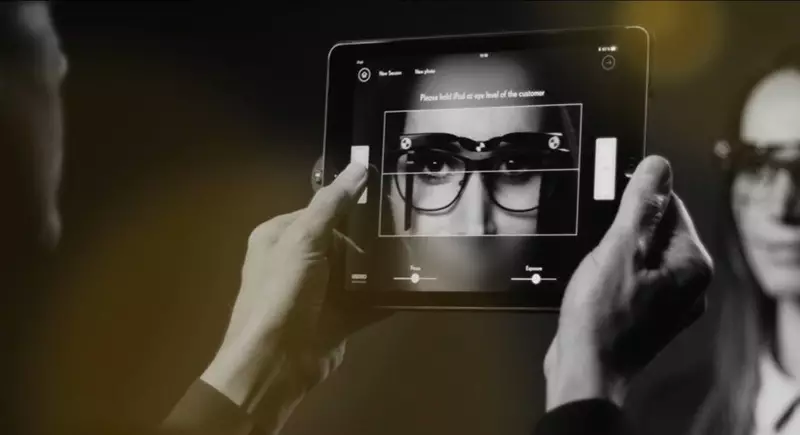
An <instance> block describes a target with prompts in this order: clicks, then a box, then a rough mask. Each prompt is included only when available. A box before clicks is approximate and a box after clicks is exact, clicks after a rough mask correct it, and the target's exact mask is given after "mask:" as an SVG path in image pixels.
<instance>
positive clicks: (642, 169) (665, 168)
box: [609, 156, 672, 252]
mask: <svg viewBox="0 0 800 435" xmlns="http://www.w3.org/2000/svg"><path fill="white" fill-rule="evenodd" d="M671 195H672V169H671V168H670V165H669V162H668V161H667V160H666V159H664V158H663V157H659V156H650V157H647V158H645V159H644V160H643V161H642V162H641V163H639V166H638V167H637V168H636V172H634V174H633V177H631V180H630V182H629V183H628V186H627V187H626V188H625V193H623V194H622V200H621V201H620V206H619V210H618V211H617V216H616V218H614V223H613V224H612V225H611V226H612V229H614V230H615V231H610V232H609V234H614V235H615V236H616V235H619V234H620V232H622V233H624V234H627V235H630V236H633V237H636V238H637V242H638V243H639V245H640V246H639V247H640V249H642V250H643V252H647V250H648V249H649V247H650V244H651V243H652V240H653V234H654V233H655V230H656V228H657V227H658V224H659V222H660V221H661V218H662V217H663V215H664V212H665V211H666V210H667V205H668V204H669V201H670V197H671Z"/></svg>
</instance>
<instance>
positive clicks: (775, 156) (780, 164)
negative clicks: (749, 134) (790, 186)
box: [715, 141, 800, 199]
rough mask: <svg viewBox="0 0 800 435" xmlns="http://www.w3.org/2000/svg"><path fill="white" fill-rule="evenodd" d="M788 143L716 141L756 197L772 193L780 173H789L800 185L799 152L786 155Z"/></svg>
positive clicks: (731, 168)
mask: <svg viewBox="0 0 800 435" xmlns="http://www.w3.org/2000/svg"><path fill="white" fill-rule="evenodd" d="M787 149H789V146H787V145H766V146H761V145H759V146H756V145H753V144H748V143H744V142H741V141H738V142H734V143H730V142H725V141H721V142H719V143H717V145H716V147H715V151H716V153H717V155H718V156H719V157H721V158H722V159H723V161H724V162H725V163H726V166H727V167H728V168H729V169H730V170H732V171H733V172H734V173H735V175H736V176H737V178H738V179H739V180H740V181H741V182H743V183H744V185H745V186H746V187H747V188H748V189H749V191H748V192H747V193H748V194H749V195H750V196H751V197H753V198H756V199H757V198H763V197H767V196H769V194H770V193H771V192H772V191H773V188H774V187H775V182H776V180H777V179H778V176H779V175H780V174H781V173H784V172H785V173H787V174H789V175H790V177H791V179H792V180H793V182H794V183H795V185H796V186H797V185H798V182H799V181H800V153H797V154H796V155H791V156H789V157H787V155H786V151H787Z"/></svg>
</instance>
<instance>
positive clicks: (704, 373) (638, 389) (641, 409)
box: [625, 360, 713, 435]
mask: <svg viewBox="0 0 800 435" xmlns="http://www.w3.org/2000/svg"><path fill="white" fill-rule="evenodd" d="M712 379H713V369H712V365H711V362H710V361H709V360H699V361H696V362H694V363H693V364H691V365H688V366H684V367H682V368H679V369H677V370H674V371H671V372H669V373H664V374H662V375H660V376H650V377H649V378H648V379H647V380H646V381H645V382H642V383H640V384H638V385H635V386H633V387H632V388H631V391H630V392H629V394H628V397H627V398H626V400H625V413H626V415H627V417H628V419H629V420H630V422H631V424H632V426H633V428H634V429H635V433H640V434H647V435H661V434H664V435H667V434H669V435H682V434H688V433H689V431H690V429H691V427H692V423H693V422H694V419H695V416H696V415H697V412H698V411H699V410H700V408H701V407H702V405H703V402H704V401H705V399H706V396H707V395H708V393H709V391H710V389H711V383H712Z"/></svg>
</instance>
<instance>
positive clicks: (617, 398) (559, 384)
mask: <svg viewBox="0 0 800 435" xmlns="http://www.w3.org/2000/svg"><path fill="white" fill-rule="evenodd" d="M545 378H546V384H547V393H546V407H547V411H550V410H552V409H555V408H557V407H559V406H561V405H565V404H567V403H570V402H576V401H579V400H589V399H603V400H608V401H611V402H613V403H614V404H616V405H617V406H622V404H623V402H624V400H625V395H626V392H627V380H626V379H625V378H624V377H622V376H617V375H615V374H614V373H613V372H612V371H610V370H608V369H607V368H606V367H605V366H604V364H602V362H601V359H600V358H598V357H594V356H589V357H580V356H578V355H574V356H570V357H569V358H568V360H566V361H564V360H562V361H560V362H559V363H557V364H554V365H552V366H551V367H550V368H548V370H547V371H546V373H545Z"/></svg>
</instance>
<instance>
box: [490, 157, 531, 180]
mask: <svg viewBox="0 0 800 435" xmlns="http://www.w3.org/2000/svg"><path fill="white" fill-rule="evenodd" d="M534 168H535V161H534V159H531V158H530V157H523V156H517V157H513V158H507V159H505V160H503V161H502V162H500V165H499V166H498V168H497V169H498V170H499V171H500V173H499V180H500V181H504V182H506V183H511V184H519V183H526V182H528V181H530V180H531V179H532V178H533V177H535V176H536V174H537V173H536V172H534V171H533V169H534Z"/></svg>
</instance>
